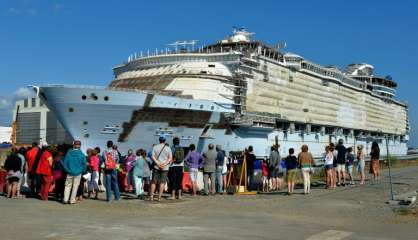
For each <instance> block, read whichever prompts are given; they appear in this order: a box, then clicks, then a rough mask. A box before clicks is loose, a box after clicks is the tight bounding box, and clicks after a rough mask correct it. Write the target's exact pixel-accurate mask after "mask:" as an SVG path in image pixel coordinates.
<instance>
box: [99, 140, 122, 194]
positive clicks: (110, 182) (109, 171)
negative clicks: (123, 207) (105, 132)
mask: <svg viewBox="0 0 418 240" xmlns="http://www.w3.org/2000/svg"><path fill="white" fill-rule="evenodd" d="M106 146H107V149H106V150H104V151H103V154H102V156H103V159H104V180H105V188H106V201H107V202H111V201H112V190H113V192H114V195H115V200H116V201H119V199H120V192H119V184H118V177H117V172H116V168H117V166H116V164H117V163H118V162H119V159H120V158H119V156H120V155H119V152H118V151H117V149H115V148H113V141H111V140H109V141H107V143H106Z"/></svg>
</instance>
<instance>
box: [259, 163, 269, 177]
mask: <svg viewBox="0 0 418 240" xmlns="http://www.w3.org/2000/svg"><path fill="white" fill-rule="evenodd" d="M261 172H262V173H263V176H264V177H267V176H268V175H269V171H268V167H267V163H266V162H263V163H262V164H261Z"/></svg>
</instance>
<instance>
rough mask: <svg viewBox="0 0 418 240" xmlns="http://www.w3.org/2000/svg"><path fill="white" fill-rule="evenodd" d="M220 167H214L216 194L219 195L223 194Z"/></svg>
mask: <svg viewBox="0 0 418 240" xmlns="http://www.w3.org/2000/svg"><path fill="white" fill-rule="evenodd" d="M222 169H223V167H222V166H217V167H216V181H215V182H216V192H217V193H221V192H223V189H222V188H223V186H222Z"/></svg>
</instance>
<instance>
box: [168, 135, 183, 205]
mask: <svg viewBox="0 0 418 240" xmlns="http://www.w3.org/2000/svg"><path fill="white" fill-rule="evenodd" d="M171 152H172V155H173V163H172V164H171V166H170V168H169V170H168V179H169V184H170V190H171V198H169V199H171V200H173V199H175V198H176V192H178V199H181V190H182V187H183V167H184V149H183V148H182V147H180V138H178V137H175V138H173V148H172V149H171Z"/></svg>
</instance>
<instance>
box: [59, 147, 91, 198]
mask: <svg viewBox="0 0 418 240" xmlns="http://www.w3.org/2000/svg"><path fill="white" fill-rule="evenodd" d="M80 147H81V141H79V140H75V141H74V142H73V149H71V150H69V151H68V152H67V154H66V155H65V158H64V161H63V168H64V170H65V172H66V173H67V177H66V180H65V188H64V199H63V200H62V201H63V203H64V204H66V203H69V204H75V203H76V200H75V198H76V195H77V190H78V186H79V184H80V180H81V173H83V172H84V170H85V169H86V166H87V160H86V156H85V155H84V153H83V152H82V151H81V150H80Z"/></svg>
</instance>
